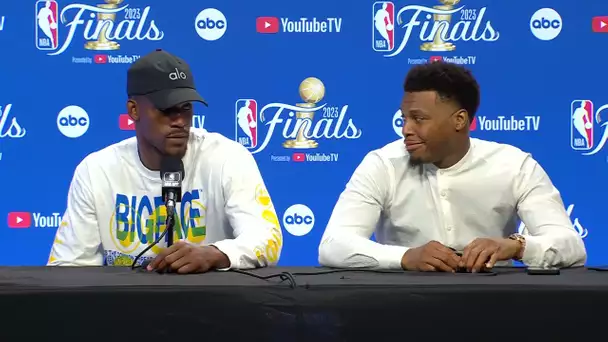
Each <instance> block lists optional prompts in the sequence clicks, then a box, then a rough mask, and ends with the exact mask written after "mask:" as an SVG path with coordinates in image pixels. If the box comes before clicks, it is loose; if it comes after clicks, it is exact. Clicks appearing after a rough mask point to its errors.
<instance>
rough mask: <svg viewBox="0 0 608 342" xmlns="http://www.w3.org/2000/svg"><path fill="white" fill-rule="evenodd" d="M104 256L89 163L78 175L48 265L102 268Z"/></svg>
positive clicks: (73, 181) (76, 172) (70, 191)
mask: <svg viewBox="0 0 608 342" xmlns="http://www.w3.org/2000/svg"><path fill="white" fill-rule="evenodd" d="M101 265H103V253H102V251H101V237H100V235H99V227H98V225H97V218H96V214H95V204H94V201H93V193H92V190H91V180H90V177H89V172H88V168H87V164H86V160H85V161H83V162H81V163H80V164H79V165H78V166H77V167H76V171H75V172H74V176H73V178H72V182H71V183H70V188H69V190H68V200H67V207H66V210H65V213H64V214H63V219H62V221H61V224H60V226H59V228H57V233H56V235H55V240H54V241H53V245H52V247H51V253H50V256H49V260H48V262H47V266H101Z"/></svg>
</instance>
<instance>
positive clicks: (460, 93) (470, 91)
mask: <svg viewBox="0 0 608 342" xmlns="http://www.w3.org/2000/svg"><path fill="white" fill-rule="evenodd" d="M403 89H404V90H405V91H406V92H408V93H413V92H419V91H436V92H437V94H438V95H439V97H440V98H441V99H442V100H452V101H455V102H456V103H458V104H459V105H460V106H461V107H462V108H464V109H465V110H466V111H467V112H469V120H471V121H473V118H474V117H475V113H476V112H477V108H478V107H479V99H480V95H479V84H478V83H477V80H476V79H475V77H473V74H471V71H469V70H468V69H466V68H464V67H462V66H460V65H457V64H453V63H446V62H443V61H436V62H431V63H427V64H420V65H416V66H415V67H413V68H412V69H410V71H409V72H408V74H407V76H406V77H405V83H404V85H403Z"/></svg>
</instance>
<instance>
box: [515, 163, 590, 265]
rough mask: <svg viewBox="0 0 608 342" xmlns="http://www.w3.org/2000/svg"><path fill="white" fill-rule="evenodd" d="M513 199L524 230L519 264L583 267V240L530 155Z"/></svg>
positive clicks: (559, 198) (549, 181)
mask: <svg viewBox="0 0 608 342" xmlns="http://www.w3.org/2000/svg"><path fill="white" fill-rule="evenodd" d="M515 196H516V198H518V204H517V213H518V215H519V218H520V219H521V220H522V222H523V223H524V224H525V226H526V231H527V232H524V237H525V239H526V247H525V249H524V254H523V258H522V262H523V263H525V264H526V265H528V266H537V267H570V266H581V265H584V263H585V261H586V259H587V252H586V249H585V244H584V243H583V239H582V238H581V236H580V235H579V234H578V233H577V232H576V230H575V229H574V227H573V226H572V222H571V221H570V218H569V217H568V213H567V212H566V209H565V208H564V203H563V201H562V198H561V196H560V193H559V191H558V190H557V189H556V188H555V186H554V185H553V183H552V182H551V180H550V179H549V176H548V175H547V174H546V172H545V171H544V170H543V169H542V167H541V166H540V165H539V164H538V163H537V162H536V161H535V160H534V159H532V157H531V156H528V157H527V158H526V159H525V161H524V163H523V164H522V168H521V170H520V172H519V174H518V175H517V178H516V181H515Z"/></svg>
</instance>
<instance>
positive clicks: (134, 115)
mask: <svg viewBox="0 0 608 342" xmlns="http://www.w3.org/2000/svg"><path fill="white" fill-rule="evenodd" d="M127 114H129V116H130V117H131V119H133V121H135V122H137V121H139V113H138V111H137V102H135V100H133V99H129V100H127Z"/></svg>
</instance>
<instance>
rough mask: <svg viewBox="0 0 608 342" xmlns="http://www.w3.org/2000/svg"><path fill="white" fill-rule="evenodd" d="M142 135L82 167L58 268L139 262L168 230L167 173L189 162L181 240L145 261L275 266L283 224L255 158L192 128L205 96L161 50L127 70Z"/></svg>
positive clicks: (182, 268) (180, 265)
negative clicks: (163, 168) (175, 163)
mask: <svg viewBox="0 0 608 342" xmlns="http://www.w3.org/2000/svg"><path fill="white" fill-rule="evenodd" d="M127 94H128V100H127V110H128V114H129V116H130V117H131V118H132V119H133V120H134V121H135V123H136V137H134V138H130V139H126V140H124V141H121V142H119V143H116V144H114V145H111V146H109V147H106V148H104V149H102V150H100V151H97V152H94V153H92V154H90V155H88V156H87V157H86V158H85V159H84V160H83V161H82V162H81V163H80V164H79V165H78V167H77V168H76V171H75V173H74V177H73V179H72V183H71V185H70V190H69V193H68V205H67V209H66V212H65V214H64V216H63V222H62V224H61V226H60V227H59V229H58V230H57V235H56V238H55V242H54V243H53V247H52V250H51V254H50V257H49V261H48V265H51V266H54V265H66V266H98V265H104V264H106V265H131V263H133V261H134V260H135V257H136V256H137V255H138V254H140V253H142V252H143V251H144V250H145V249H146V248H148V247H149V246H150V245H151V244H153V242H154V241H155V240H156V239H158V237H159V236H160V234H161V233H162V231H164V230H165V215H166V209H165V207H164V201H163V199H162V197H161V179H160V175H159V169H160V164H161V159H162V158H163V157H164V156H174V157H178V158H180V159H181V160H182V162H183V164H184V179H183V182H182V193H183V195H182V201H181V203H178V204H177V207H176V209H175V213H176V214H175V216H176V224H175V234H174V236H175V240H176V243H175V244H173V245H172V246H170V247H168V248H166V244H165V243H164V242H161V243H159V244H158V245H157V246H153V247H152V248H151V249H149V250H148V251H147V252H146V253H145V254H144V255H143V257H142V258H140V259H139V260H140V261H139V262H140V263H141V262H143V261H146V262H149V264H148V266H147V268H148V269H149V270H159V271H160V270H166V269H173V270H174V271H176V272H178V273H193V272H206V271H208V270H214V269H231V268H232V269H245V268H254V267H264V266H269V265H275V264H276V263H277V261H278V259H279V256H280V253H281V249H282V245H283V243H282V240H283V239H282V234H281V228H280V225H279V222H278V218H277V216H276V212H275V210H274V206H273V205H272V201H271V199H270V196H269V195H268V192H267V191H266V187H265V185H264V181H263V179H262V177H261V175H260V172H259V170H258V167H257V164H256V162H255V160H254V159H253V156H252V155H251V154H250V153H249V151H247V149H245V148H244V147H243V146H241V145H240V144H238V143H236V142H234V141H232V140H229V139H227V138H225V137H224V136H222V135H220V134H217V133H209V132H207V131H206V130H204V129H195V128H191V123H192V115H193V109H192V102H201V103H203V104H205V105H206V104H207V103H206V102H205V100H204V99H203V98H202V97H201V96H200V95H199V94H198V92H197V91H196V88H195V85H194V78H193V75H192V72H191V71H190V68H189V66H188V64H186V62H185V61H183V60H182V59H181V58H179V57H176V56H173V55H171V54H170V53H168V52H166V51H162V50H156V51H154V52H152V53H150V54H148V55H146V56H144V57H142V58H140V59H139V60H138V61H137V62H135V63H133V65H132V66H131V68H130V69H129V70H128V73H127Z"/></svg>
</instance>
